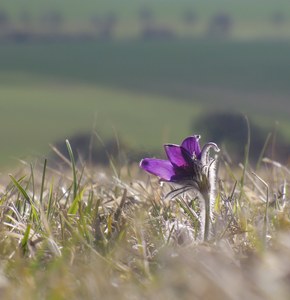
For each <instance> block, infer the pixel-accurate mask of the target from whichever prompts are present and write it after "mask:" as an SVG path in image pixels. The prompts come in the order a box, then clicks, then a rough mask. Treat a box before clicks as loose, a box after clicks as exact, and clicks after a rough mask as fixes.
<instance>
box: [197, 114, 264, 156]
mask: <svg viewBox="0 0 290 300" xmlns="http://www.w3.org/2000/svg"><path fill="white" fill-rule="evenodd" d="M193 129H194V130H193V131H194V132H196V133H198V132H201V133H202V134H204V135H205V140H211V141H214V142H216V143H217V144H219V145H220V146H224V147H225V149H227V151H228V152H229V154H230V157H231V158H232V159H234V160H242V159H243V157H244V151H245V146H246V143H247V139H248V126H247V122H246V119H245V117H244V116H243V115H242V114H239V113H230V112H212V113H208V114H205V115H203V116H201V117H200V118H199V119H198V120H196V121H195V122H194V124H193ZM250 133H251V149H250V158H251V159H253V160H256V159H257V158H258V157H259V155H260V153H261V151H262V149H263V146H264V143H265V141H266V138H267V133H266V132H265V131H264V130H262V129H261V128H260V127H258V126H256V125H255V124H253V123H251V124H250Z"/></svg>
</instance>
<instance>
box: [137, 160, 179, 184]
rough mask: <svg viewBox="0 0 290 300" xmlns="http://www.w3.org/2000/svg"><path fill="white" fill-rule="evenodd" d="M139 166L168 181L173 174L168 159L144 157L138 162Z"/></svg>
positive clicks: (172, 168)
mask: <svg viewBox="0 0 290 300" xmlns="http://www.w3.org/2000/svg"><path fill="white" fill-rule="evenodd" d="M140 167H141V168H142V169H144V170H145V171H146V172H149V173H151V174H154V175H156V176H158V177H160V178H161V179H163V180H165V181H170V180H171V178H172V177H173V176H174V175H175V171H174V167H173V165H172V164H171V162H170V161H168V160H163V159H155V158H144V159H142V160H141V162H140Z"/></svg>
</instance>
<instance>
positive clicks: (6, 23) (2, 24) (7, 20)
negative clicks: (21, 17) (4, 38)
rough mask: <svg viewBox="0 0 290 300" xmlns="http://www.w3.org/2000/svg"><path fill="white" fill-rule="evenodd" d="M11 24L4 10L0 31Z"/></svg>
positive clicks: (0, 14) (1, 11) (0, 17)
mask: <svg viewBox="0 0 290 300" xmlns="http://www.w3.org/2000/svg"><path fill="white" fill-rule="evenodd" d="M8 23H9V16H8V14H7V13H6V12H5V11H4V10H0V29H1V28H4V27H6V26H7V25H8Z"/></svg>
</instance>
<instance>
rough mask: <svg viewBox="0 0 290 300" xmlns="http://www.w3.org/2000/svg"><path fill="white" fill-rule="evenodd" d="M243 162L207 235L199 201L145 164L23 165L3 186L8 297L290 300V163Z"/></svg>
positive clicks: (230, 176)
mask: <svg viewBox="0 0 290 300" xmlns="http://www.w3.org/2000/svg"><path fill="white" fill-rule="evenodd" d="M233 169H234V168H233V167H230V166H229V165H227V164H226V163H224V162H222V161H221V162H220V170H219V176H218V182H217V186H218V189H217V190H218V193H217V200H216V207H215V223H214V226H213V228H214V234H213V235H212V238H211V240H210V241H209V242H207V243H204V242H199V241H198V240H196V236H197V233H198V225H197V222H196V219H195V217H194V214H193V213H192V211H193V210H197V208H196V203H195V201H192V199H191V198H190V197H189V196H188V195H186V194H183V195H179V196H177V197H176V198H173V199H165V195H166V194H167V193H168V192H169V191H170V187H169V185H167V184H164V185H160V184H159V183H158V182H157V181H155V180H153V179H152V178H150V179H148V178H142V176H143V175H144V174H141V172H140V171H139V170H138V167H137V166H131V167H123V168H122V169H114V171H113V172H112V171H108V170H107V171H105V172H103V171H102V170H101V169H100V168H98V167H95V168H93V169H90V168H82V167H80V168H78V167H77V166H75V164H74V162H73V157H72V163H71V168H70V169H69V170H66V171H63V172H59V171H56V170H49V168H47V167H46V166H44V167H43V166H42V167H39V166H33V167H30V166H26V167H24V168H22V169H20V170H19V171H17V172H16V173H15V174H13V176H11V180H10V182H9V183H8V184H5V185H3V186H2V187H1V198H0V205H1V210H0V218H1V225H0V253H1V254H0V257H1V264H0V295H1V298H2V299H99V298H102V299H115V298H118V299H167V300H169V299H177V298H180V299H288V295H289V292H290V288H289V278H290V277H289V276H290V235H289V229H290V219H289V214H290V204H289V192H288V187H289V180H290V172H289V170H288V169H287V168H286V167H285V166H281V165H279V164H277V163H275V162H272V161H270V160H264V163H263V164H262V167H261V168H260V169H258V170H255V172H254V174H253V171H252V170H251V169H250V167H247V168H246V170H243V168H241V167H240V168H239V169H237V170H233ZM2 182H5V180H3V181H2Z"/></svg>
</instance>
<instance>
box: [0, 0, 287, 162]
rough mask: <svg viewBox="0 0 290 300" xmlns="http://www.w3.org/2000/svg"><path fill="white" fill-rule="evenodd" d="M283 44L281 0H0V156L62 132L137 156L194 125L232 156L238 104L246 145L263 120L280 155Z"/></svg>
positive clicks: (238, 153)
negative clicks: (248, 134) (275, 142)
mask: <svg viewBox="0 0 290 300" xmlns="http://www.w3.org/2000/svg"><path fill="white" fill-rule="evenodd" d="M289 53H290V1H289V0H275V1H273V0H263V1H260V0H178V1H176V0H146V1H145V0H121V1H120V0H96V1H91V0H13V1H11V0H1V2H0V142H1V144H0V166H1V167H5V166H10V165H11V164H15V163H16V162H17V159H20V158H23V157H26V156H27V155H34V156H40V157H41V156H45V155H50V154H49V153H51V147H50V146H49V145H50V144H53V145H56V147H57V148H58V149H62V148H63V147H64V140H65V139H66V138H69V139H70V141H71V143H72V146H73V147H74V148H75V149H78V151H80V152H82V151H83V154H82V155H83V156H84V158H85V159H87V158H88V157H87V156H90V157H89V158H90V160H91V161H96V162H106V155H105V154H104V151H102V149H103V150H104V148H106V149H109V150H110V151H112V153H114V151H117V150H116V147H117V146H116V145H117V144H120V145H121V146H122V148H124V149H126V153H127V154H128V157H129V159H130V157H131V160H137V159H139V157H140V156H142V155H147V154H148V155H152V154H157V153H158V152H161V151H162V143H165V142H172V143H180V141H181V140H182V139H183V138H184V137H185V136H186V135H188V134H196V133H201V134H202V135H203V138H202V141H203V142H205V141H207V139H213V140H214V141H216V142H218V143H220V144H221V145H223V147H224V148H225V150H226V151H228V153H229V155H230V156H231V157H234V158H235V157H236V158H237V159H240V157H242V155H243V151H244V145H245V143H246V139H247V124H246V121H245V118H244V116H243V115H246V116H247V117H248V118H249V120H250V125H251V133H252V148H251V151H252V152H251V153H252V157H253V158H254V159H255V158H257V157H258V156H259V154H260V153H261V151H262V149H263V145H264V144H265V142H266V140H267V137H269V136H268V134H269V133H270V132H272V133H273V134H272V139H273V137H275V139H276V140H279V146H278V147H277V154H276V155H277V159H278V160H281V161H287V160H288V159H289V153H290V152H289V143H290V118H289V116H290V105H289V96H290V54H289ZM92 132H93V133H94V134H93V137H94V138H93V139H92ZM88 149H91V150H92V149H93V150H94V152H93V154H88V152H87V151H88ZM64 151H65V150H64ZM91 152H92V151H91ZM91 152H90V153H91Z"/></svg>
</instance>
